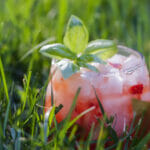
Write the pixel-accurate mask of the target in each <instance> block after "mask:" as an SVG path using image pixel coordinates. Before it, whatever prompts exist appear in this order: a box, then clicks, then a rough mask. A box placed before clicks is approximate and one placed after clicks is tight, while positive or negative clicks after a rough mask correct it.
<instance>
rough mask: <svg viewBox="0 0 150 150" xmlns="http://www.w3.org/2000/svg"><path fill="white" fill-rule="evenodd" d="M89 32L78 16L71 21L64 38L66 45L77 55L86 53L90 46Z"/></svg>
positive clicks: (72, 17)
mask: <svg viewBox="0 0 150 150" xmlns="http://www.w3.org/2000/svg"><path fill="white" fill-rule="evenodd" d="M88 38H89V35H88V31H87V29H86V27H85V25H84V24H83V22H82V21H81V20H80V19H79V18H78V17H76V16H71V18H70V19H69V22H68V25H67V30H66V33H65V36H64V44H65V45H66V46H67V47H68V48H70V49H71V50H72V51H73V52H75V53H76V54H79V53H81V52H83V51H84V49H85V48H86V46H87V44H88Z"/></svg>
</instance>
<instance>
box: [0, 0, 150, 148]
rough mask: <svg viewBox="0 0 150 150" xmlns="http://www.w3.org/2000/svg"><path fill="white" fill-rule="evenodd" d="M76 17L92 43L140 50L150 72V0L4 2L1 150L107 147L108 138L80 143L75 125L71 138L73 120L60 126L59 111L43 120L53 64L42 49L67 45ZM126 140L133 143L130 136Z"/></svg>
mask: <svg viewBox="0 0 150 150" xmlns="http://www.w3.org/2000/svg"><path fill="white" fill-rule="evenodd" d="M72 14H74V15H76V16H78V17H80V18H81V19H82V20H83V21H84V23H85V24H86V27H87V28H88V31H89V35H90V37H89V39H90V40H94V39H98V38H103V39H111V40H115V41H116V42H117V43H118V44H122V45H125V46H127V47H130V48H133V49H136V50H138V51H140V52H141V53H142V54H143V55H144V56H145V60H146V64H147V66H148V68H149V69H150V61H149V60H150V1H149V0H26V1H25V0H0V150H1V149H5V150H11V149H15V150H26V149H37V150H38V149H57V150H59V149H60V150H65V149H69V150H73V149H76V148H78V149H80V150H82V149H85V150H86V149H87V150H88V149H89V147H90V142H93V143H94V142H95V143H98V144H97V149H104V148H103V145H104V142H105V140H106V139H107V136H106V137H105V136H103V137H101V138H102V139H101V138H99V140H98V141H91V140H90V135H89V138H88V139H87V140H86V141H84V142H83V141H78V140H77V139H76V138H77V137H76V136H77V135H75V131H76V126H74V127H73V128H72V129H71V131H70V132H71V134H70V135H69V136H67V135H66V132H67V131H66V130H67V129H66V128H67V127H68V124H69V121H68V122H67V121H66V122H67V123H66V122H62V124H57V122H56V120H55V115H54V114H55V108H53V109H52V113H51V115H50V117H49V120H47V119H45V118H44V103H45V91H46V87H47V84H48V76H49V68H50V65H51V60H50V59H49V58H46V57H44V56H42V55H41V54H40V53H39V48H40V47H41V46H43V45H45V44H48V43H54V42H62V40H63V36H64V32H65V29H66V25H67V21H68V19H69V18H70V16H71V15H72ZM52 120H54V123H52ZM52 124H53V125H52ZM50 126H53V127H52V129H51V130H49V128H50ZM114 134H115V133H114ZM60 135H61V136H60ZM104 135H105V134H104ZM103 138H104V139H103ZM124 138H126V140H127V141H128V142H129V141H130V135H129V136H126V137H124ZM48 139H49V140H48ZM149 139H150V135H148V136H147V137H146V138H138V137H135V138H134V140H132V144H130V146H128V142H126V143H127V144H122V143H123V139H122V138H119V139H117V141H115V144H114V145H113V147H108V148H107V149H112V148H114V147H115V148H116V149H117V150H121V149H124V150H127V149H133V150H134V149H137V150H140V149H144V145H145V144H146V143H147V141H148V140H149ZM114 140H116V137H115V138H114ZM149 141H150V140H149ZM145 149H147V148H146V146H145Z"/></svg>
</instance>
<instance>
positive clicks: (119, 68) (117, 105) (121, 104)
mask: <svg viewBox="0 0 150 150" xmlns="http://www.w3.org/2000/svg"><path fill="white" fill-rule="evenodd" d="M106 62H107V63H106V64H105V65H104V64H98V63H93V64H92V65H94V66H96V67H97V69H98V70H99V73H97V72H93V71H91V70H87V69H85V68H81V69H80V71H79V72H78V73H76V74H74V75H72V76H71V77H69V78H68V79H63V77H62V75H61V72H60V70H59V69H58V68H57V67H56V66H55V65H53V67H52V70H54V68H55V69H56V72H55V74H54V76H53V78H52V81H50V83H49V86H48V88H47V95H46V106H47V107H50V106H51V91H52V90H51V87H53V96H54V103H55V105H56V106H58V105H60V104H62V105H63V108H62V109H61V110H60V112H58V114H57V115H56V119H57V121H58V122H60V121H62V120H63V119H64V118H65V117H66V115H67V114H68V112H69V110H70V107H71V105H72V102H73V99H74V96H75V94H76V91H77V89H78V88H79V87H81V91H80V94H79V96H78V100H77V104H76V108H75V110H74V111H73V113H72V118H74V117H76V116H77V115H79V114H80V113H82V112H83V111H85V110H86V109H88V108H90V107H93V108H94V109H93V110H92V111H91V112H89V113H87V114H85V115H84V116H83V117H82V118H81V119H79V120H78V121H77V124H79V125H80V126H81V127H83V128H84V129H85V130H86V131H87V130H90V128H91V125H92V123H95V124H96V125H97V126H99V123H98V121H97V119H98V118H99V119H100V118H102V112H101V110H100V109H99V105H98V101H97V98H96V95H97V96H98V98H99V99H100V101H101V103H102V105H103V107H104V110H105V112H106V114H107V116H109V117H110V116H114V122H113V128H114V129H115V130H116V131H117V134H118V135H121V134H122V133H123V131H124V130H125V128H126V126H130V123H131V121H132V119H133V110H132V103H131V100H132V99H133V98H136V99H139V100H144V101H150V80H149V73H148V70H147V67H146V65H145V60H144V57H143V56H142V55H141V54H140V53H139V52H137V51H135V50H132V49H130V48H127V47H125V46H121V45H119V46H118V53H117V54H116V55H114V56H113V57H112V58H109V59H108V60H106ZM54 66H55V67H54Z"/></svg>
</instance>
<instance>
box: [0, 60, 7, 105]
mask: <svg viewBox="0 0 150 150" xmlns="http://www.w3.org/2000/svg"><path fill="white" fill-rule="evenodd" d="M0 72H1V77H2V80H3V85H4V91H5V95H6V100H7V103H9V94H8V88H7V83H6V78H5V73H4V68H3V64H2V60H1V58H0Z"/></svg>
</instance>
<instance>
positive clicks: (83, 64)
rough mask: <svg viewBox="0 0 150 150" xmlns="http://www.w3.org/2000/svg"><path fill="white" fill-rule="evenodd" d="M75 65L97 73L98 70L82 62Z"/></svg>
mask: <svg viewBox="0 0 150 150" xmlns="http://www.w3.org/2000/svg"><path fill="white" fill-rule="evenodd" d="M77 64H78V66H80V67H84V68H87V69H90V70H92V71H95V72H99V70H98V69H97V68H96V67H95V66H92V65H90V64H88V63H83V62H80V61H78V62H77Z"/></svg>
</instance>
